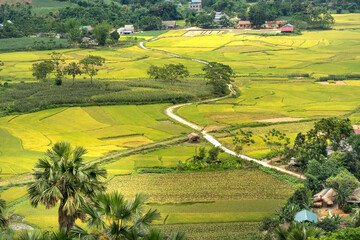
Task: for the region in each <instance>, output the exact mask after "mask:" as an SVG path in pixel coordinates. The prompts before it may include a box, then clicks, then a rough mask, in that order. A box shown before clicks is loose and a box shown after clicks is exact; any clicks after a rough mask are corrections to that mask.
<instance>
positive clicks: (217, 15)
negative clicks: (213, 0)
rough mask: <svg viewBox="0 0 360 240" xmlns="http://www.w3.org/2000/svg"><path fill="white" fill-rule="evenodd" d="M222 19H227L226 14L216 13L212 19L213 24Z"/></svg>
mask: <svg viewBox="0 0 360 240" xmlns="http://www.w3.org/2000/svg"><path fill="white" fill-rule="evenodd" d="M222 17H225V18H227V19H229V16H228V15H227V14H226V13H222V12H216V13H215V17H214V22H220V21H221V20H220V19H221V18H222Z"/></svg>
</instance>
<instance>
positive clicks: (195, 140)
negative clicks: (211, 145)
mask: <svg viewBox="0 0 360 240" xmlns="http://www.w3.org/2000/svg"><path fill="white" fill-rule="evenodd" d="M187 137H188V139H189V141H188V143H199V142H200V141H199V140H200V135H199V134H197V133H193V132H192V133H190V134H189V135H187Z"/></svg>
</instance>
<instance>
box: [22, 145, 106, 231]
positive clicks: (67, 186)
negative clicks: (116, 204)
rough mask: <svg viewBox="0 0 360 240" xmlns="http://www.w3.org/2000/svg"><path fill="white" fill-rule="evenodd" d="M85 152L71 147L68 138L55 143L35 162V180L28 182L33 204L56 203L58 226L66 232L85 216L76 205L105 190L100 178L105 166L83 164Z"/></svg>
mask: <svg viewBox="0 0 360 240" xmlns="http://www.w3.org/2000/svg"><path fill="white" fill-rule="evenodd" d="M86 152H87V151H86V150H85V149H84V148H82V147H76V148H75V149H72V147H71V145H70V143H68V142H60V143H56V144H55V145H54V146H53V147H52V149H50V150H48V151H47V152H46V158H43V159H39V161H38V163H37V164H36V165H35V168H36V169H34V170H33V176H34V178H35V181H34V182H33V183H31V184H30V185H29V186H28V193H29V199H30V203H31V205H32V206H34V207H37V205H38V204H39V203H41V204H44V205H45V206H46V208H47V209H49V208H52V207H55V206H56V205H57V204H59V210H58V222H59V229H60V230H61V229H63V228H65V229H66V231H67V232H69V231H70V229H71V228H72V227H73V225H74V222H75V220H76V219H78V218H83V217H85V216H84V215H83V214H81V213H80V212H79V211H78V210H79V208H80V207H81V206H83V205H84V204H86V203H88V202H89V201H90V200H91V199H93V198H95V196H96V194H97V193H100V192H102V191H104V190H105V186H104V184H103V183H102V182H101V181H100V178H101V177H102V178H105V177H106V170H105V169H104V168H99V167H98V165H97V164H85V163H84V159H83V155H84V154H86Z"/></svg>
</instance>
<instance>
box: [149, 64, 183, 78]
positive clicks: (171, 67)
mask: <svg viewBox="0 0 360 240" xmlns="http://www.w3.org/2000/svg"><path fill="white" fill-rule="evenodd" d="M147 74H148V75H149V77H150V78H153V79H155V80H162V81H165V82H169V83H175V82H180V80H179V78H180V79H184V78H186V77H188V76H189V71H188V69H187V67H186V66H185V65H184V64H182V63H179V64H165V66H164V67H158V66H154V65H151V66H150V68H149V69H148V71H147Z"/></svg>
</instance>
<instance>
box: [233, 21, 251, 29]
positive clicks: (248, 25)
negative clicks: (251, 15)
mask: <svg viewBox="0 0 360 240" xmlns="http://www.w3.org/2000/svg"><path fill="white" fill-rule="evenodd" d="M253 27H254V26H253V25H252V24H251V22H250V21H239V22H238V23H237V24H236V25H235V28H240V29H250V28H253Z"/></svg>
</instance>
